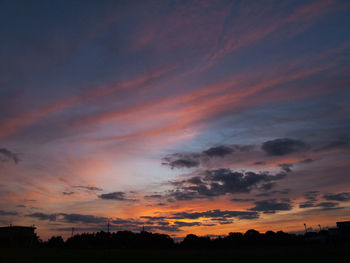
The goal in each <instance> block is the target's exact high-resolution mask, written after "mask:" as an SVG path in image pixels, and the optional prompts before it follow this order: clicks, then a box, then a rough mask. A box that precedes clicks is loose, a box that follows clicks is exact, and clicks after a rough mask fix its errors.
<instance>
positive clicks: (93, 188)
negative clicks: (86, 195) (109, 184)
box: [73, 185, 103, 191]
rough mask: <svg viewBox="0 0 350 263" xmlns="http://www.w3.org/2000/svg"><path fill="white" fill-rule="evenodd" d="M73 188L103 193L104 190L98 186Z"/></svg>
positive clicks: (77, 186)
mask: <svg viewBox="0 0 350 263" xmlns="http://www.w3.org/2000/svg"><path fill="white" fill-rule="evenodd" d="M73 187H74V188H77V189H82V190H88V191H103V189H102V188H99V187H96V186H84V185H76V186H73Z"/></svg>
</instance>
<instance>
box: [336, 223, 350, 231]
mask: <svg viewBox="0 0 350 263" xmlns="http://www.w3.org/2000/svg"><path fill="white" fill-rule="evenodd" d="M337 228H338V229H339V231H340V232H350V221H343V222H337Z"/></svg>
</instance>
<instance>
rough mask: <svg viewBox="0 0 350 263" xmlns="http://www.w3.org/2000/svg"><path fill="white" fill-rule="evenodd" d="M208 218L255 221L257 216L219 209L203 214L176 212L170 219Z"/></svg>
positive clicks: (247, 212)
mask: <svg viewBox="0 0 350 263" xmlns="http://www.w3.org/2000/svg"><path fill="white" fill-rule="evenodd" d="M201 217H203V218H210V219H218V218H220V219H228V218H238V219H247V220H249V219H257V218H258V217H259V214H258V213H257V212H255V211H254V212H252V211H228V210H225V211H221V210H219V209H216V210H210V211H205V212H177V213H174V214H173V215H172V216H171V218H174V219H198V218H201Z"/></svg>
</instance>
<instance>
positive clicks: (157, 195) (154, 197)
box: [144, 194, 163, 199]
mask: <svg viewBox="0 0 350 263" xmlns="http://www.w3.org/2000/svg"><path fill="white" fill-rule="evenodd" d="M162 197H163V196H162V195H159V194H154V195H145V196H144V198H146V199H160V198H162Z"/></svg>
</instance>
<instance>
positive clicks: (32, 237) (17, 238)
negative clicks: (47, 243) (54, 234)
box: [0, 225, 39, 246]
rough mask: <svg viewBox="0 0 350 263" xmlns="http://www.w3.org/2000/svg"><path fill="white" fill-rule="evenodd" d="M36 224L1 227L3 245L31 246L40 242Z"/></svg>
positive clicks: (1, 242) (0, 233)
mask: <svg viewBox="0 0 350 263" xmlns="http://www.w3.org/2000/svg"><path fill="white" fill-rule="evenodd" d="M35 229H36V227H34V226H12V225H10V226H6V227H0V244H1V245H2V246H3V245H5V246H31V245H35V244H36V243H38V241H39V239H38V236H37V235H36V233H35Z"/></svg>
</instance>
